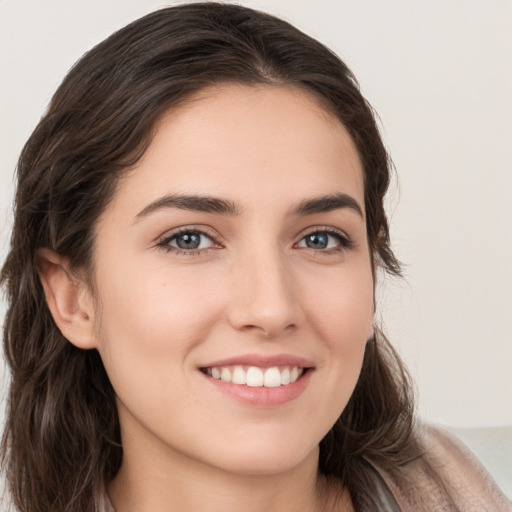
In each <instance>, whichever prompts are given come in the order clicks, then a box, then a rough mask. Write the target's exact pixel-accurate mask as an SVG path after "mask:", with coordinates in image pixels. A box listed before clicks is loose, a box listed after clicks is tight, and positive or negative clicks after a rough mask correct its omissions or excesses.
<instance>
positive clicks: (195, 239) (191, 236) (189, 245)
mask: <svg viewBox="0 0 512 512" xmlns="http://www.w3.org/2000/svg"><path fill="white" fill-rule="evenodd" d="M200 243H201V235H198V234H197V233H187V234H185V235H181V236H179V237H178V239H177V240H176V245H177V246H178V247H179V248H180V249H197V248H198V247H199V244H200Z"/></svg>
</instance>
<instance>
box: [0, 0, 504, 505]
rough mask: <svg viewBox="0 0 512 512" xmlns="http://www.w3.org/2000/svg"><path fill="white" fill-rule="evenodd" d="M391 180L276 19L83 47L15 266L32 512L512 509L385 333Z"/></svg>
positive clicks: (59, 102) (165, 28)
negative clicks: (428, 410) (378, 301)
mask: <svg viewBox="0 0 512 512" xmlns="http://www.w3.org/2000/svg"><path fill="white" fill-rule="evenodd" d="M389 173H390V170H389V160H388V155H387V153H386V150H385V148H384V146H383V144H382V141H381V139H380V136H379V133H378V130H377V127H376V124H375V120H374V118H373V115H372V111H371V108H370V107H369V105H368V104H367V102H366V101H365V100H364V98H363V97H362V96H361V94H360V92H359V90H358V88H357V85H356V82H355V79H354V77H353V76H352V74H351V73H350V71H349V70H348V69H347V67H346V66H345V65H344V64H343V63H342V62H341V61H340V60H339V59H338V58H337V57H336V56H335V55H333V54H332V53H331V52H330V51H329V50H328V49H326V48H325V47H324V46H322V45H321V44H320V43H318V42H317V41H315V40H313V39H311V38H309V37H308V36H306V35H304V34H302V33H301V32H299V31H298V30H296V29H295V28H293V27H292V26H290V25H289V24H287V23H285V22H283V21H281V20H278V19H275V18H273V17H271V16H269V15H266V14H263V13H260V12H256V11H252V10H250V9H247V8H244V7H240V6H235V5H226V4H217V3H211V2H209V3H205V4H190V3H189V4H185V5H181V6H176V7H172V8H167V9H163V10H161V11H157V12H155V13H153V14H150V15H148V16H146V17H144V18H142V19H140V20H138V21H136V22H134V23H132V24H131V25H129V26H127V27H126V28H124V29H122V30H120V31H119V32H117V33H115V34H114V35H113V36H111V37H110V38H108V39H107V40H106V41H104V42H103V43H101V44H100V45H98V46H97V47H96V48H94V49H93V50H91V51H90V52H89V53H88V54H86V55H85V56H84V57H83V58H82V59H81V60H80V61H79V63H78V64H77V65H76V66H75V67H74V68H73V69H72V70H71V72H70V73H69V74H68V76H67V77H66V79H65V80H64V82H63V83H62V85H61V86H60V88H59V89H58V91H57V92H56V94H55V96H54V97H53V99H52V101H51V103H50V106H49V109H48V112H47V113H46V115H45V116H44V118H43V119H42V120H41V122H40V124H39V125H38V126H37V128H36V130H35V131H34V133H33V134H32V136H31V137H30V139H29V141H28V142H27V144H26V146H25V148H24V150H23V152H22V155H21V157H20V161H19V166H18V188H17V194H16V213H15V224H14V230H13V236H12V241H11V248H10V252H9V254H8V257H7V260H6V262H5V265H4V267H3V270H2V274H1V279H2V283H3V284H4V285H5V287H6V290H7V294H8V300H9V310H8V313H7V317H6V323H5V329H4V337H5V353H6V357H7V360H8V362H9V365H10V369H11V372H12V381H11V387H10V395H9V404H8V417H7V422H6V429H5V434H4V440H3V460H4V466H5V471H6V475H7V479H8V483H9V489H10V493H11V496H12V500H13V503H14V505H15V507H16V509H17V510H20V511H24V512H42V511H47V512H49V511H54V512H55V511H65V512H79V511H80V512H84V511H101V512H106V511H112V510H115V511H116V512H131V511H141V510H151V511H152V512H160V511H168V510H178V509H179V510H190V511H221V510H222V511H234V510H246V511H262V510H265V511H276V512H277V511H279V512H287V511H297V510H303V511H335V510H336V511H352V510H356V511H375V510H392V511H409V510H410V511H412V510H414V511H427V510H429V511H431V510H474V511H477V510H478V511H484V510H489V511H491V510H492V511H495V510H503V511H505V510H510V509H511V507H510V504H509V503H508V501H507V500H506V499H505V498H504V496H503V495H502V494H501V493H500V491H499V490H498V489H497V487H496V486H495V484H494V483H493V482H492V480H491V479H490V478H489V477H488V476H487V475H486V474H485V472H484V471H483V469H482V468H481V466H480V465H479V464H478V463H477V462H476V461H475V460H474V459H473V458H472V457H471V455H469V454H468V453H467V452H466V451H465V449H464V448H462V447H460V446H459V445H458V444H457V443H456V442H455V441H454V440H452V439H450V438H449V437H447V436H446V434H443V433H441V432H439V431H437V430H433V429H430V428H427V427H421V426H417V425H415V422H414V416H413V403H412V396H411V392H410V384H409V381H408V377H407V374H406V372H405V370H404V368H403V366H402V364H401V362H400V361H399V359H398V357H397V355H396V354H395V353H394V351H393V349H392V348H391V346H390V345H389V344H388V343H387V341H386V339H385V338H384V336H383V335H382V333H381V332H380V330H379V328H378V326H377V325H375V322H374V312H375V311H374V289H375V284H376V275H377V270H378V269H379V268H383V269H385V270H387V271H388V272H390V273H392V274H399V273H400V267H399V264H398V262H397V260H396V258H395V257H394V255H393V253H392V251H391V248H390V242H389V234H388V224H387V219H386V215H385V212H384V208H383V199H384V195H385V193H386V189H387V187H388V182H389Z"/></svg>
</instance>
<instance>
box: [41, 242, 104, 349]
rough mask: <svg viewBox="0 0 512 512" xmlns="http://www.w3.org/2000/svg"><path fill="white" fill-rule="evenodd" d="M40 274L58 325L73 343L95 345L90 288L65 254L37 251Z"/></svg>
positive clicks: (78, 345) (49, 305)
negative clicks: (77, 274) (72, 269)
mask: <svg viewBox="0 0 512 512" xmlns="http://www.w3.org/2000/svg"><path fill="white" fill-rule="evenodd" d="M37 258H38V261H37V267H38V272H39V278H40V279H41V283H42V285H43V288H44V293H45V296H46V302H47V304H48V308H49V309H50V312H51V314H52V316H53V319H54V321H55V323H56V324H57V327H58V328H59V329H60V331H61V332H62V334H63V336H64V337H65V338H67V339H68V340H69V341H70V342H71V343H72V344H73V345H75V346H77V347H78V348H82V349H91V348H96V337H95V331H94V322H93V320H94V318H93V315H94V309H93V305H92V298H91V294H90V290H89V289H88V287H87V285H86V284H85V282H84V281H83V280H81V279H79V278H78V277H76V276H75V275H73V273H72V272H71V270H70V268H69V265H68V263H67V260H66V258H63V257H62V256H60V255H58V254H56V253H55V252H53V251H51V250H49V249H40V250H39V251H38V252H37Z"/></svg>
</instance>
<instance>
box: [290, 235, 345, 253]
mask: <svg viewBox="0 0 512 512" xmlns="http://www.w3.org/2000/svg"><path fill="white" fill-rule="evenodd" d="M351 244H352V243H351V241H350V240H349V239H348V238H347V237H346V236H344V235H343V234H341V233H339V232H338V231H333V230H318V231H314V232H312V233H308V234H307V235H306V236H305V237H304V238H302V240H300V242H299V243H298V244H297V247H306V248H308V249H314V250H317V251H325V252H339V251H342V250H343V249H347V248H349V247H350V246H351Z"/></svg>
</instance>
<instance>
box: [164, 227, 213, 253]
mask: <svg viewBox="0 0 512 512" xmlns="http://www.w3.org/2000/svg"><path fill="white" fill-rule="evenodd" d="M158 246H159V247H162V248H163V249H165V250H167V251H174V252H176V253H179V254H196V253H198V252H199V251H203V250H206V249H210V248H212V247H215V246H216V244H215V242H214V241H213V239H212V237H210V236H209V235H208V234H207V233H205V232H203V231H201V230H197V229H181V230H179V231H178V232H175V233H172V234H171V235H168V236H166V237H165V238H164V239H163V240H162V241H161V242H159V243H158Z"/></svg>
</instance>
